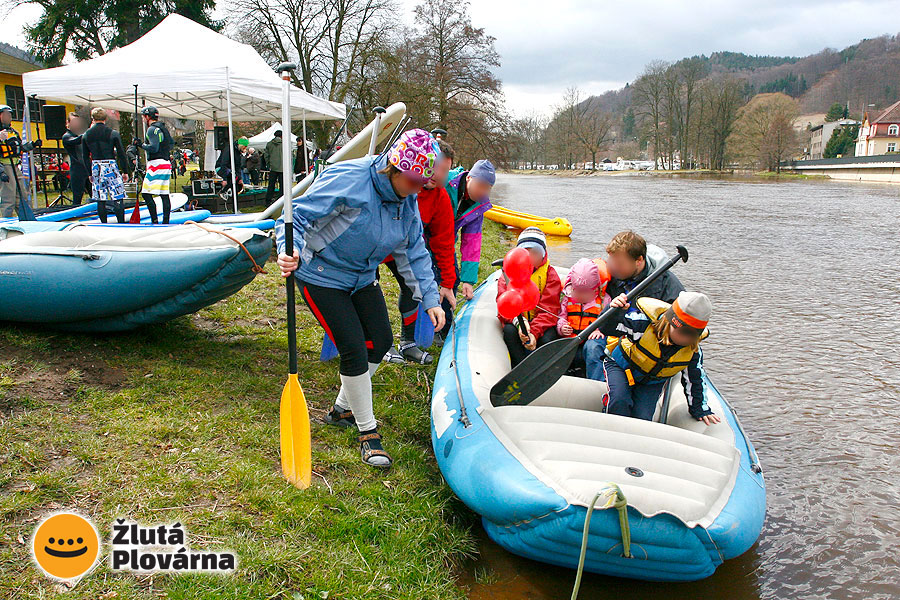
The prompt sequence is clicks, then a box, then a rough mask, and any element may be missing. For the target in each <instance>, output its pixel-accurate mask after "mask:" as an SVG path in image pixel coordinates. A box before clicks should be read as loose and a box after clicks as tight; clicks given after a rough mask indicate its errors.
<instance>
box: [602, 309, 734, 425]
mask: <svg viewBox="0 0 900 600" xmlns="http://www.w3.org/2000/svg"><path fill="white" fill-rule="evenodd" d="M636 304H637V307H638V308H639V309H640V310H638V311H630V312H627V313H625V315H624V316H623V317H622V318H621V319H620V320H619V321H613V322H611V323H610V324H609V325H608V326H607V327H603V328H602V329H604V333H606V334H607V335H610V336H618V337H617V338H616V340H615V341H613V342H611V343H610V346H609V347H607V359H606V362H605V363H604V368H605V370H606V381H607V385H608V386H609V402H608V405H607V407H606V412H608V413H611V414H616V415H623V416H626V417H636V418H638V419H645V420H647V421H649V420H651V419H653V413H654V412H655V411H656V403H657V401H658V400H659V397H660V395H661V393H662V389H663V387H664V385H665V382H666V379H668V378H669V377H672V376H673V375H676V374H678V373H681V382H682V385H684V395H685V398H687V401H688V411H689V412H690V413H691V416H692V417H694V418H695V419H697V420H698V421H703V422H704V423H705V424H706V425H713V424H715V423H719V422H720V420H719V417H717V416H716V415H714V414H713V412H712V411H711V410H710V409H709V405H708V404H707V402H706V393H705V391H704V389H703V352H702V351H701V350H700V342H701V341H702V340H704V339H705V338H706V337H707V336H708V335H709V330H708V329H707V328H706V324H707V323H708V322H709V317H710V314H711V312H712V305H711V303H710V301H709V298H708V297H707V296H706V295H704V294H699V293H697V292H681V293H680V294H679V295H678V298H677V299H676V300H675V302H673V303H672V304H669V303H667V302H663V301H661V300H656V299H654V298H647V297H644V298H639V299H638V300H637V302H636ZM610 306H612V307H613V308H628V301H627V299H626V296H625V294H620V295H619V296H617V297H616V298H614V299H613V300H612V302H611V303H610Z"/></svg>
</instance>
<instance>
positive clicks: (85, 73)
mask: <svg viewBox="0 0 900 600" xmlns="http://www.w3.org/2000/svg"><path fill="white" fill-rule="evenodd" d="M22 79H23V87H24V88H25V93H26V94H29V95H30V94H36V95H37V96H38V97H39V98H43V99H44V100H50V101H55V102H66V103H69V104H97V105H100V106H103V107H106V108H111V109H115V110H119V111H121V112H131V111H132V110H134V92H135V88H134V86H135V85H137V86H138V87H137V94H138V106H139V107H140V106H151V105H152V106H156V107H157V108H158V109H159V113H160V115H163V116H167V117H175V118H179V119H197V120H203V119H224V118H225V117H226V113H227V110H228V107H227V104H226V88H229V87H230V89H231V110H232V118H233V120H235V121H274V120H280V119H281V97H282V92H281V85H282V84H281V78H280V77H279V76H278V75H277V74H276V73H275V72H274V71H273V70H272V68H271V67H270V66H269V65H268V63H266V61H265V60H263V58H262V57H261V56H260V55H259V54H258V53H257V52H256V50H254V49H253V48H252V47H250V46H248V45H247V44H242V43H240V42H236V41H234V40H232V39H229V38H227V37H225V36H224V35H222V34H219V33H216V32H215V31H212V30H211V29H208V28H206V27H204V26H202V25H200V24H199V23H196V22H194V21H191V20H190V19H188V18H185V17H182V16H181V15H177V14H171V15H169V16H168V17H166V18H165V19H163V21H162V22H161V23H160V24H159V25H157V26H156V27H154V28H153V29H151V30H150V31H148V32H147V33H146V34H144V35H143V36H142V37H141V38H140V39H138V40H137V41H135V42H134V43H131V44H129V45H127V46H124V47H122V48H119V49H116V50H113V51H112V52H109V53H107V54H104V55H102V56H98V57H97V58H94V59H91V60H86V61H82V62H79V63H75V64H73V65H67V66H63V67H57V68H54V69H44V70H41V71H33V72H31V73H25V74H24V75H23V76H22ZM291 110H292V113H293V115H295V116H296V117H297V118H298V119H299V118H302V117H304V116H305V117H306V118H307V119H309V120H321V119H343V118H344V116H345V113H346V109H345V107H344V105H343V104H340V103H337V102H330V101H328V100H325V99H322V98H318V97H316V96H313V95H312V94H309V93H307V92H305V91H303V90H301V89H299V88H297V87H295V86H291Z"/></svg>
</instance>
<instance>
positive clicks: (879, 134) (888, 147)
mask: <svg viewBox="0 0 900 600" xmlns="http://www.w3.org/2000/svg"><path fill="white" fill-rule="evenodd" d="M894 152H900V101H898V102H895V103H893V104H891V105H890V106H889V107H887V108H886V109H885V110H884V111H882V112H881V114H879V115H878V116H876V117H875V118H874V119H871V120H870V119H869V113H868V112H867V113H866V114H865V116H864V117H863V123H862V126H860V128H859V136H858V137H857V138H856V156H876V155H879V154H891V153H894Z"/></svg>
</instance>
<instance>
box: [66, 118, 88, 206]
mask: <svg viewBox="0 0 900 600" xmlns="http://www.w3.org/2000/svg"><path fill="white" fill-rule="evenodd" d="M86 130H87V123H85V121H84V119H83V118H81V117H79V116H78V114H77V113H69V118H68V119H67V120H66V132H65V133H64V134H63V137H62V145H63V148H65V149H66V152H67V153H68V154H69V178H70V180H71V185H72V204H75V205H76V206H77V205H79V204H81V199H82V198H83V197H84V188H85V185H87V183H88V177H90V173H88V165H87V161H86V160H85V157H84V144H82V143H81V136H82V134H84V132H85V131H86Z"/></svg>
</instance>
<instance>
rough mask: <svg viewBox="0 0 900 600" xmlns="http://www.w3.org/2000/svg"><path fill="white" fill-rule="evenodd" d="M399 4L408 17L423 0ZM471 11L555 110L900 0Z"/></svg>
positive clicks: (875, 25)
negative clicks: (572, 89) (659, 62)
mask: <svg viewBox="0 0 900 600" xmlns="http://www.w3.org/2000/svg"><path fill="white" fill-rule="evenodd" d="M448 1H451V2H453V1H458V0H448ZM398 2H399V3H400V5H401V6H402V7H403V12H404V13H405V14H404V20H405V21H411V20H412V7H413V6H415V5H416V4H417V0H398ZM219 4H220V8H219V10H218V11H217V12H218V13H222V6H224V4H225V3H224V1H222V0H220V2H219ZM471 13H472V20H473V23H474V24H475V25H476V26H477V27H484V28H485V29H486V30H487V32H488V33H489V34H490V35H493V36H494V37H495V38H497V50H498V51H499V52H500V57H501V61H502V66H501V67H500V72H499V75H500V78H501V80H502V81H503V89H504V92H505V94H506V100H507V105H508V107H509V108H510V109H511V110H512V111H513V112H515V113H517V114H520V115H521V114H525V113H528V112H530V111H536V112H550V111H551V109H552V106H553V105H554V104H556V103H558V102H559V100H560V97H561V96H562V93H563V91H564V90H565V88H567V87H568V86H571V85H577V86H578V87H579V88H580V89H581V90H582V91H583V92H584V93H585V94H592V93H593V94H595V93H600V92H604V91H606V90H610V89H616V88H619V87H622V86H623V85H625V83H626V82H628V81H632V80H634V78H635V77H636V76H637V75H638V74H640V72H641V70H642V69H643V68H644V65H645V64H647V63H648V62H649V61H651V60H653V59H657V58H659V59H664V60H678V59H680V58H683V57H685V56H692V55H694V54H707V55H708V54H710V53H711V52H715V51H718V50H731V51H735V52H745V53H747V54H770V55H788V56H804V55H807V54H812V53H814V52H818V51H819V50H822V49H823V48H826V47H831V48H837V49H841V48H844V47H846V46H849V45H850V44H853V43H856V42H858V41H859V40H861V39H862V38H871V37H876V36H879V35H881V34H884V33H890V34H896V33H898V32H900V31H898V30H900V19H897V16H898V15H900V0H871V1H867V2H849V1H841V0H816V1H813V0H806V1H804V2H799V1H794V0H780V1H771V0H754V1H752V2H749V1H743V2H733V1H731V2H730V1H727V0H718V1H714V2H710V1H707V0H694V1H675V0H670V1H657V0H640V1H636V2H629V1H623V0H473V1H472V3H471ZM39 15H40V8H38V7H36V6H34V5H31V6H22V7H19V8H16V9H15V10H13V11H12V12H11V14H9V15H8V16H7V18H6V20H5V23H4V25H5V26H4V32H5V34H6V35H7V36H10V35H11V36H12V37H5V38H4V40H5V41H8V42H10V43H14V44H16V45H18V46H20V47H23V48H24V46H25V43H24V42H25V40H24V36H23V35H22V33H21V28H22V25H24V24H25V23H26V22H29V21H33V20H35V19H36V18H37V17H38V16H39ZM217 16H221V14H220V15H217ZM892 27H893V28H896V29H897V30H894V31H891V28H892Z"/></svg>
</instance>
